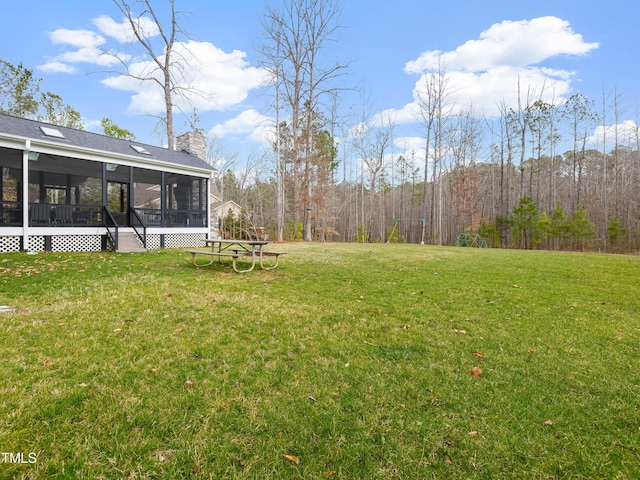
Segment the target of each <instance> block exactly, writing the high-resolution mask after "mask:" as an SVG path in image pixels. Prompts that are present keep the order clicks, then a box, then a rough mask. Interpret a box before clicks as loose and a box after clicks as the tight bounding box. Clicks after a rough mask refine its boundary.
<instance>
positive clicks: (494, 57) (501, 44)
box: [405, 17, 598, 73]
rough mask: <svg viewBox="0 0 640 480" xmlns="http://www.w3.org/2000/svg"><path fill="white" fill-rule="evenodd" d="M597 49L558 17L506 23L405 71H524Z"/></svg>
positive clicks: (423, 56) (426, 55)
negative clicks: (442, 68) (510, 68)
mask: <svg viewBox="0 0 640 480" xmlns="http://www.w3.org/2000/svg"><path fill="white" fill-rule="evenodd" d="M595 48H598V44H597V43H585V42H584V40H583V38H582V35H580V34H577V33H574V32H573V30H572V29H571V28H570V26H569V22H567V21H566V20H562V19H560V18H557V17H540V18H534V19H533V20H521V21H517V22H513V21H508V20H506V21H504V22H502V23H497V24H494V25H492V26H491V27H490V28H489V29H488V30H486V31H484V32H482V33H481V34H480V39H479V40H469V41H468V42H466V43H464V44H463V45H461V46H459V47H458V48H456V49H455V50H454V51H452V52H442V51H437V50H436V51H428V52H424V53H422V54H421V55H420V56H419V57H418V59H417V60H414V61H411V62H408V63H407V64H406V66H405V71H406V72H407V73H422V72H424V71H428V70H434V69H437V68H438V65H439V62H440V61H442V62H443V63H444V65H445V66H446V68H447V69H448V70H449V69H450V70H453V71H468V72H481V71H486V70H489V69H491V68H494V67H498V66H502V65H510V66H513V67H524V66H529V65H537V64H538V63H540V62H542V61H544V60H546V59H548V58H552V57H555V56H557V55H585V54H587V53H589V52H590V51H591V50H593V49H595Z"/></svg>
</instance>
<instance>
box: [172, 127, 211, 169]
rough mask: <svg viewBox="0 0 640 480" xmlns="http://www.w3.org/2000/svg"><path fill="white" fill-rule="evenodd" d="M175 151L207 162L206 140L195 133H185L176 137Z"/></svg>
mask: <svg viewBox="0 0 640 480" xmlns="http://www.w3.org/2000/svg"><path fill="white" fill-rule="evenodd" d="M176 150H177V151H179V152H180V151H183V152H187V153H190V154H191V155H195V156H196V157H198V158H200V159H201V160H204V161H205V162H206V161H207V139H206V138H205V136H204V135H201V134H199V133H195V132H187V133H183V134H182V135H178V136H177V137H176Z"/></svg>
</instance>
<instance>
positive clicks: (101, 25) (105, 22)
mask: <svg viewBox="0 0 640 480" xmlns="http://www.w3.org/2000/svg"><path fill="white" fill-rule="evenodd" d="M135 21H136V22H137V25H138V29H139V31H141V32H143V33H144V37H145V38H152V37H156V36H158V35H159V34H160V31H159V29H158V25H157V24H156V23H155V22H154V21H153V20H151V19H150V18H148V17H138V18H137V19H135ZM91 22H92V23H93V24H94V25H95V26H96V27H97V28H98V30H100V31H101V32H102V33H104V34H105V35H107V36H109V37H111V38H115V39H116V40H117V41H118V42H120V43H131V42H133V41H135V40H136V36H135V34H134V33H133V30H132V28H131V24H130V23H129V20H127V19H126V18H125V19H123V20H122V22H121V23H118V22H116V21H115V20H114V19H113V18H111V17H109V16H108V15H101V16H99V17H98V18H94V19H93V20H91Z"/></svg>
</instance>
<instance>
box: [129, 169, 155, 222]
mask: <svg viewBox="0 0 640 480" xmlns="http://www.w3.org/2000/svg"><path fill="white" fill-rule="evenodd" d="M133 208H134V209H135V210H136V212H137V213H138V215H140V217H141V218H142V220H143V222H144V223H145V225H147V226H160V225H161V223H162V172H158V171H155V170H145V169H140V168H134V170H133Z"/></svg>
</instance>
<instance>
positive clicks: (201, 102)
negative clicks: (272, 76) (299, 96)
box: [103, 41, 266, 114]
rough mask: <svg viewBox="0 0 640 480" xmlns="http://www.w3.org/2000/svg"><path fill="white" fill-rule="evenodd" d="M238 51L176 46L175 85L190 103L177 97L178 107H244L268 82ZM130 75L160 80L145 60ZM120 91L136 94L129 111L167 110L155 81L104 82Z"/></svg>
mask: <svg viewBox="0 0 640 480" xmlns="http://www.w3.org/2000/svg"><path fill="white" fill-rule="evenodd" d="M245 56H246V54H245V53H244V52H241V51H239V50H234V51H232V52H231V53H227V52H224V51H222V50H221V49H219V48H218V47H216V46H215V45H212V44H211V43H207V42H196V41H189V42H187V43H183V42H180V43H176V44H175V45H174V57H173V58H174V59H175V61H176V65H177V66H178V68H176V69H175V70H174V75H175V77H176V83H177V84H178V85H180V86H181V87H184V88H185V91H186V95H187V98H188V102H187V101H184V99H183V100H182V101H181V100H180V99H179V98H176V101H177V103H178V107H180V108H183V109H186V110H192V108H193V107H195V108H197V109H198V110H200V111H203V112H205V111H210V110H226V109H229V108H231V107H233V106H236V105H239V104H241V103H242V102H243V101H244V100H245V99H246V98H247V96H248V94H249V91H250V90H252V89H254V88H257V87H259V86H260V85H262V84H263V83H264V82H265V78H266V75H265V72H264V71H263V70H261V69H259V68H256V67H252V66H250V65H249V64H248V63H247V62H246V61H245V60H244V58H245ZM129 67H130V70H131V73H132V74H134V75H140V76H144V77H148V76H150V75H155V76H156V78H158V79H159V78H160V77H159V74H160V72H159V71H158V70H157V68H156V65H155V62H153V61H151V60H145V61H141V62H135V63H132V64H130V65H129ZM103 83H104V84H105V85H107V86H108V87H111V88H116V89H119V90H125V91H133V92H135V94H134V95H133V96H132V98H131V103H130V105H129V111H130V112H132V113H135V114H157V113H161V112H163V111H164V100H163V97H162V91H161V89H160V88H159V86H158V85H157V84H156V83H155V82H141V81H139V80H136V79H135V78H131V77H130V76H124V75H120V76H114V77H109V78H107V79H105V80H104V81H103Z"/></svg>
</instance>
